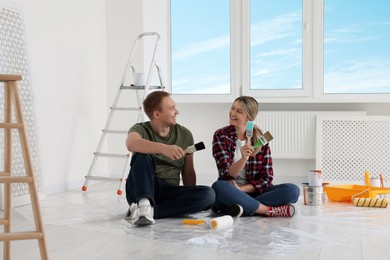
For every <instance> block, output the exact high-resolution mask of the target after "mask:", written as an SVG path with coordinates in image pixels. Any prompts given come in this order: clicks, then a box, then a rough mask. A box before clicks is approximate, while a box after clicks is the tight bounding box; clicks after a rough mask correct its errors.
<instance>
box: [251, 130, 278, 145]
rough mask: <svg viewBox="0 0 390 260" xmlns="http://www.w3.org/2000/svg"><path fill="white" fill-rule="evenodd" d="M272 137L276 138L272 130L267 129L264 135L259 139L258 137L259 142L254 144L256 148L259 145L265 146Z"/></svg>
mask: <svg viewBox="0 0 390 260" xmlns="http://www.w3.org/2000/svg"><path fill="white" fill-rule="evenodd" d="M272 139H274V137H273V136H272V135H271V133H270V132H268V131H267V132H265V133H264V134H263V135H262V136H260V137H259V139H257V142H256V143H255V145H254V148H256V147H258V146H264V145H266V144H268V143H269V142H270V141H271V140H272Z"/></svg>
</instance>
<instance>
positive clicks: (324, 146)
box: [316, 116, 390, 184]
mask: <svg viewBox="0 0 390 260" xmlns="http://www.w3.org/2000/svg"><path fill="white" fill-rule="evenodd" d="M316 167H317V168H319V169H322V172H323V174H324V179H326V180H327V181H336V182H339V183H360V184H363V183H364V181H363V180H364V173H365V172H366V171H368V172H369V173H370V174H371V177H373V176H374V177H378V176H379V173H382V174H383V177H384V179H385V180H388V179H389V178H390V117H386V116H365V117H350V116H349V117H342V116H339V117H334V116H333V117H326V116H324V117H318V118H317V159H316Z"/></svg>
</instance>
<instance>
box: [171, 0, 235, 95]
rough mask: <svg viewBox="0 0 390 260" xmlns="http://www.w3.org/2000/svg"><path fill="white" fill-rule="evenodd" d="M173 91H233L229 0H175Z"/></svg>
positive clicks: (172, 37) (222, 92) (173, 17)
mask: <svg viewBox="0 0 390 260" xmlns="http://www.w3.org/2000/svg"><path fill="white" fill-rule="evenodd" d="M171 52H172V64H171V66H172V93H173V94H230V3H229V0H212V1H210V0H196V1H188V0H171Z"/></svg>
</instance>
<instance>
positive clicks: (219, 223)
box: [210, 215, 234, 229]
mask: <svg viewBox="0 0 390 260" xmlns="http://www.w3.org/2000/svg"><path fill="white" fill-rule="evenodd" d="M233 222H234V221H233V218H232V217H231V216H229V215H226V216H222V217H217V218H213V219H211V220H210V228H212V229H217V228H224V227H228V226H231V225H233Z"/></svg>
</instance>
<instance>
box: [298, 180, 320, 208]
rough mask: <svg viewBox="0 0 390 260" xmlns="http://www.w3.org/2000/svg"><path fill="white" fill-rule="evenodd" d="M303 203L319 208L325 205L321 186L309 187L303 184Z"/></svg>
mask: <svg viewBox="0 0 390 260" xmlns="http://www.w3.org/2000/svg"><path fill="white" fill-rule="evenodd" d="M302 185H303V203H304V204H305V205H308V206H321V205H324V204H325V192H324V187H323V186H309V185H308V184H306V183H303V184H302Z"/></svg>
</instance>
